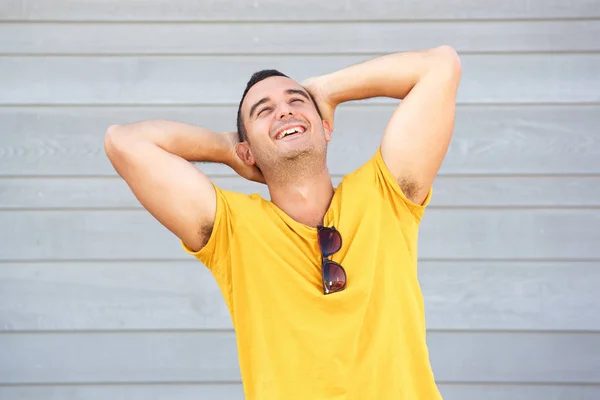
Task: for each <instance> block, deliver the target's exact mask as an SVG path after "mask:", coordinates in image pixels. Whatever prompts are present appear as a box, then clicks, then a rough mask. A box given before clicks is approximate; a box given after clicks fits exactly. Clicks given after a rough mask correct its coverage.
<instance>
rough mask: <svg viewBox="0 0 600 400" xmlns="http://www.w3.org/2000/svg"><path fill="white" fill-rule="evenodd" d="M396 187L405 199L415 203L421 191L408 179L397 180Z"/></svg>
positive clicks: (418, 186)
mask: <svg viewBox="0 0 600 400" xmlns="http://www.w3.org/2000/svg"><path fill="white" fill-rule="evenodd" d="M398 185H400V189H401V190H402V192H403V193H404V195H405V196H406V198H407V199H409V200H410V201H412V202H415V198H416V197H417V195H418V194H419V191H420V190H421V186H420V185H419V184H418V183H417V182H416V181H414V180H412V179H408V178H399V179H398Z"/></svg>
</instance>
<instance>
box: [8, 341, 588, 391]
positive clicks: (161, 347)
mask: <svg viewBox="0 0 600 400" xmlns="http://www.w3.org/2000/svg"><path fill="white" fill-rule="evenodd" d="M427 340H428V346H429V351H430V354H431V363H432V367H433V370H434V373H435V375H436V379H437V380H439V381H442V382H445V381H457V382H473V383H476V382H489V383H501V382H506V383H515V382H522V383H530V382H536V383H542V382H544V383H545V382H547V383H590V384H598V383H600V358H598V357H597V352H596V351H595V349H597V348H599V347H600V334H599V333H578V334H573V333H547V334H539V333H507V332H499V333H494V332H491V333H481V332H472V333H468V332H432V333H430V334H429V335H428V339H427ZM235 346H236V345H235V336H234V334H233V333H223V332H189V333H183V332H174V333H138V334H130V333H104V334H103V333H86V334H77V333H48V334H44V335H39V334H28V333H20V334H2V335H0V380H1V381H0V382H1V383H4V384H7V383H9V384H27V383H96V382H98V383H99V382H102V383H118V382H123V383H142V382H154V383H161V382H171V383H177V382H181V383H199V382H207V383H208V382H210V383H214V382H223V381H225V382H231V381H239V379H240V374H239V368H238V363H237V351H236V347H235ZM82 355H85V356H82Z"/></svg>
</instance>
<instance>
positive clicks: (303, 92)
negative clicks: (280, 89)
mask: <svg viewBox="0 0 600 400" xmlns="http://www.w3.org/2000/svg"><path fill="white" fill-rule="evenodd" d="M285 94H287V95H292V94H298V95H300V96H302V97H304V98H305V99H306V100H308V101H310V97H309V96H308V94H306V92H305V91H304V90H300V89H287V90H286V91H285ZM269 100H271V98H270V97H263V98H262V99H260V100H259V101H257V102H256V103H254V104H253V105H252V107H250V117H252V115H253V114H254V112H255V111H256V109H257V108H258V106H260V105H261V104H264V103H266V102H268V101H269Z"/></svg>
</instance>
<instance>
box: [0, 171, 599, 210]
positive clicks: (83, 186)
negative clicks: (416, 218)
mask: <svg viewBox="0 0 600 400" xmlns="http://www.w3.org/2000/svg"><path fill="white" fill-rule="evenodd" d="M212 181H213V182H214V183H215V184H216V185H217V186H218V187H220V188H223V189H226V190H231V191H236V192H241V193H246V194H251V193H259V194H260V195H261V196H263V197H264V198H266V199H269V198H270V195H269V191H268V189H267V186H265V185H261V184H257V183H255V182H251V181H248V180H245V179H243V178H241V177H215V178H213V179H212ZM332 181H333V183H334V185H337V184H339V182H340V181H341V178H340V177H333V178H332ZM434 190H435V199H432V201H431V204H430V207H431V208H438V207H600V176H587V177H584V176H574V177H573V176H565V177H560V176H553V177H544V176H541V177H520V176H509V177H494V176H491V177H474V176H464V177H454V176H440V177H438V178H437V179H436V181H435V185H434ZM32 208H44V209H57V210H70V209H99V208H136V209H141V208H142V206H141V205H140V203H139V201H138V200H137V199H136V198H135V196H134V195H133V193H132V192H131V190H130V189H129V186H127V184H126V183H125V181H124V180H122V179H121V178H118V177H110V178H109V177H107V178H4V179H2V178H0V209H12V210H19V209H32Z"/></svg>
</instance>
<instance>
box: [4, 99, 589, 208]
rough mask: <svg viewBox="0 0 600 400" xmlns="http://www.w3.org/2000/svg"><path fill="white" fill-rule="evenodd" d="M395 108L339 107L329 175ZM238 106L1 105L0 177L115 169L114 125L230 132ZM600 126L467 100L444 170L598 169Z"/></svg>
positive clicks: (571, 111)
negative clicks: (111, 155)
mask: <svg viewBox="0 0 600 400" xmlns="http://www.w3.org/2000/svg"><path fill="white" fill-rule="evenodd" d="M394 109H395V105H391V104H389V105H356V104H343V105H341V106H340V107H339V109H338V111H337V112H336V128H335V132H334V135H333V141H332V142H331V145H330V146H329V154H328V163H329V169H330V172H331V173H332V174H336V175H342V174H346V173H348V172H350V171H352V170H354V169H355V168H358V167H359V166H360V165H361V164H362V163H363V162H365V161H367V160H368V158H369V157H371V156H372V155H373V154H374V153H375V151H376V149H377V146H378V145H379V142H380V140H381V134H382V132H383V130H384V129H385V126H386V124H387V122H388V120H389V118H390V117H391V115H392V113H393V111H394ZM236 111H237V106H224V107H216V106H211V107H208V106H206V107H204V106H199V107H125V106H124V107H0V120H1V121H2V126H3V132H2V134H1V135H0V176H23V175H38V176H48V175H70V176H73V175H79V176H85V175H105V176H116V173H115V171H114V169H113V168H112V166H111V165H110V163H109V161H108V159H107V157H106V155H105V153H104V149H103V138H104V133H105V131H106V129H107V128H108V127H109V126H110V125H112V124H125V123H129V122H135V121H139V120H146V119H173V120H178V121H183V122H187V123H191V124H196V125H199V126H205V127H208V128H210V129H214V130H216V131H226V130H234V129H235V115H236ZM599 126H600V106H598V105H588V106H584V105H578V106H566V105H563V106H557V105H555V106H550V105H548V106H531V105H530V106H467V105H462V106H459V107H458V110H457V115H456V124H455V129H454V137H453V139H452V143H451V145H450V149H449V150H448V154H447V156H446V159H445V161H444V163H443V165H442V168H441V170H440V174H442V175H443V174H469V175H473V174H580V173H586V174H590V173H595V174H600V163H599V162H598V160H599V159H600V134H597V133H600V131H598V130H597V128H595V127H599ZM74 166H76V168H75V167H74ZM200 168H201V169H202V170H203V171H205V172H206V173H208V174H210V175H212V176H223V175H231V174H232V173H233V172H232V170H231V169H229V168H228V167H223V166H220V165H216V164H202V165H200ZM560 195H561V194H560V193H556V196H560ZM564 197H570V198H573V196H569V193H564Z"/></svg>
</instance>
